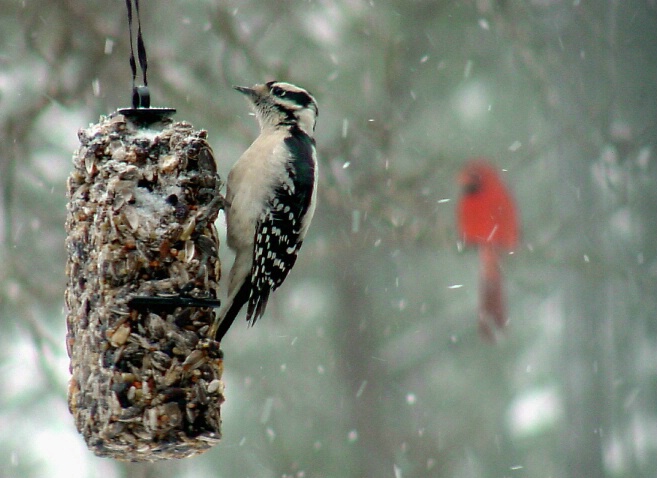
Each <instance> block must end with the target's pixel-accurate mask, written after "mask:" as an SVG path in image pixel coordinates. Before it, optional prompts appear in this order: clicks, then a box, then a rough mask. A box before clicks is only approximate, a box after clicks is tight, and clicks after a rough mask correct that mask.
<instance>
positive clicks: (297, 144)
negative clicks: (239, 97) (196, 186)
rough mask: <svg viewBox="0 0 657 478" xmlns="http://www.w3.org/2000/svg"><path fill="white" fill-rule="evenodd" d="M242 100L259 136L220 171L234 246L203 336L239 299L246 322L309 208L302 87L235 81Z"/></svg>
mask: <svg viewBox="0 0 657 478" xmlns="http://www.w3.org/2000/svg"><path fill="white" fill-rule="evenodd" d="M235 89H236V90H237V91H239V92H240V93H243V94H244V95H246V97H247V98H248V99H249V101H250V103H251V105H252V107H253V110H254V112H255V116H256V118H257V120H258V123H259V125H260V135H259V136H258V137H257V138H256V140H255V141H254V142H253V144H251V146H250V147H249V148H248V149H247V150H246V151H245V152H244V154H242V156H241V157H240V159H239V160H238V161H237V162H236V163H235V165H234V166H233V168H232V169H231V171H230V173H229V175H228V182H227V186H226V189H227V190H226V205H225V210H226V224H227V229H228V232H227V234H228V246H229V247H230V248H231V249H232V250H233V251H235V263H234V264H233V267H232V269H231V270H230V274H229V285H228V299H227V300H226V302H225V304H224V306H223V308H222V309H221V311H220V312H219V315H218V318H217V320H216V321H215V323H214V324H213V325H212V327H211V329H210V331H209V335H210V337H214V338H215V340H218V341H221V339H222V338H223V336H224V334H225V333H226V332H227V331H228V329H229V328H230V326H231V325H232V323H233V321H234V320H235V317H236V316H237V314H238V312H239V311H240V309H241V308H242V306H244V304H247V309H246V319H247V321H249V323H250V324H251V325H253V324H254V323H255V322H256V320H258V319H259V318H260V317H261V316H262V314H263V313H264V312H265V307H266V306H267V300H268V299H269V294H270V293H271V292H272V291H274V290H276V288H277V287H278V286H280V285H281V284H282V283H283V281H284V280H285V278H286V277H287V275H288V273H289V272H290V269H291V268H292V266H293V265H294V263H295V261H296V259H297V254H298V252H299V249H300V248H301V244H302V243H303V239H304V237H305V236H306V233H307V232H308V226H310V221H311V219H312V217H313V214H314V212H315V201H316V197H317V155H316V151H315V140H314V139H313V133H314V131H315V119H316V117H317V113H318V109H317V102H316V101H315V99H314V98H313V97H312V95H310V94H309V93H308V92H307V91H306V90H304V89H302V88H299V87H298V86H294V85H292V84H290V83H284V82H280V81H270V82H269V83H266V84H264V85H261V84H258V85H255V86H253V87H249V88H247V87H243V86H236V87H235Z"/></svg>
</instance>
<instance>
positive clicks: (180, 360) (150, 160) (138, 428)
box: [66, 109, 224, 461]
mask: <svg viewBox="0 0 657 478" xmlns="http://www.w3.org/2000/svg"><path fill="white" fill-rule="evenodd" d="M128 111H132V112H134V111H135V110H128ZM137 112H141V113H143V114H142V115H135V116H131V115H129V114H126V115H124V114H120V113H118V112H117V113H114V114H112V115H110V116H109V117H101V120H100V122H99V123H98V124H95V125H91V126H90V127H89V128H87V129H84V130H81V131H80V132H79V138H80V143H81V146H80V148H79V149H78V151H77V152H76V153H75V155H74V157H73V164H74V170H73V172H72V173H71V175H70V177H69V179H68V192H67V196H68V200H69V202H68V214H67V220H66V231H67V234H68V237H67V240H66V247H67V251H68V262H67V265H66V272H67V276H68V284H67V290H66V305H67V308H68V315H67V330H68V334H67V349H68V354H69V356H70V358H71V366H70V368H71V373H72V378H71V381H70V385H69V397H68V398H69V408H70V410H71V413H72V414H73V416H74V418H75V423H76V426H77V428H78V431H79V432H80V433H81V434H82V435H83V436H84V439H85V441H86V442H87V445H88V446H89V448H90V449H92V450H93V451H94V452H95V453H96V454H97V455H99V456H106V457H112V458H116V459H119V460H130V461H155V460H158V459H166V458H183V457H188V456H191V455H194V454H198V453H201V452H203V451H205V450H207V449H209V448H210V447H211V446H212V445H214V444H215V443H217V442H218V441H219V439H220V437H221V416H220V406H221V403H222V402H223V400H224V397H223V382H222V381H221V376H222V353H221V351H220V349H219V344H218V343H217V342H215V341H214V340H210V339H208V338H207V336H206V335H207V330H208V328H209V326H210V325H211V324H212V322H213V320H214V310H213V308H212V307H213V306H214V305H217V302H218V301H216V296H217V289H218V282H219V277H220V274H221V270H220V264H219V259H218V256H217V250H218V244H219V243H218V238H217V233H216V230H215V228H214V224H213V223H214V221H215V219H216V217H217V214H218V211H219V209H220V207H221V198H220V196H219V194H218V190H219V187H220V180H219V178H218V177H217V172H216V165H215V161H214V157H213V154H212V150H211V148H210V146H209V145H208V143H207V141H206V132H205V131H195V130H194V129H193V128H192V126H191V125H189V124H188V123H184V122H175V123H174V122H173V121H172V120H171V119H168V118H166V117H165V116H162V117H160V118H158V117H157V115H156V116H155V117H149V116H148V115H149V114H150V113H149V110H148V109H145V110H141V111H140V110H137Z"/></svg>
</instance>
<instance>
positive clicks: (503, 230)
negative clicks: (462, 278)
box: [456, 159, 519, 340]
mask: <svg viewBox="0 0 657 478" xmlns="http://www.w3.org/2000/svg"><path fill="white" fill-rule="evenodd" d="M458 181H459V185H460V186H461V197H460V199H459V202H458V204H457V206H456V217H457V221H458V230H459V235H460V238H461V240H462V241H463V244H464V245H466V246H477V247H479V260H480V271H479V275H480V276H479V280H480V285H479V287H480V290H479V331H480V333H481V334H482V336H483V337H485V338H486V339H489V340H494V338H495V335H494V328H493V326H497V327H498V328H499V329H502V328H504V326H505V325H506V322H507V316H506V304H505V299H504V292H503V290H502V275H501V273H500V256H501V254H503V253H508V252H511V251H513V250H514V249H515V248H516V247H517V246H518V236H519V233H518V214H517V210H516V205H515V202H514V200H513V198H512V197H511V193H510V192H509V190H508V189H507V187H506V185H505V184H504V183H503V182H502V179H501V178H500V176H499V174H498V173H497V170H496V169H495V168H494V167H493V166H492V165H491V164H490V163H489V162H488V161H486V160H485V159H473V160H470V161H468V162H467V163H466V164H465V166H464V167H463V169H462V170H461V172H460V173H459V176H458Z"/></svg>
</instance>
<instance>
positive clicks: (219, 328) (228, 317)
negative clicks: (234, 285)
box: [210, 282, 251, 342]
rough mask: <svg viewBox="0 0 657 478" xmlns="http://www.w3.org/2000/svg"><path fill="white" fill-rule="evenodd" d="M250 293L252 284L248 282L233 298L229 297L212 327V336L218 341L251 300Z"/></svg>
mask: <svg viewBox="0 0 657 478" xmlns="http://www.w3.org/2000/svg"><path fill="white" fill-rule="evenodd" d="M250 294H251V284H250V283H248V282H246V283H244V284H243V285H242V287H241V288H240V289H239V290H238V291H237V293H236V294H235V295H234V296H233V297H232V298H230V297H229V298H228V301H227V304H226V305H225V306H224V308H222V309H221V311H220V312H219V317H218V318H217V320H216V321H215V323H214V324H213V325H212V328H211V329H210V337H213V338H214V340H216V341H217V342H221V339H223V338H224V335H226V332H228V329H230V326H231V325H233V322H234V321H235V317H237V314H238V313H239V311H240V310H241V309H242V307H243V306H244V304H246V301H247V300H249V295H250Z"/></svg>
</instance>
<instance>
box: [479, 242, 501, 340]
mask: <svg viewBox="0 0 657 478" xmlns="http://www.w3.org/2000/svg"><path fill="white" fill-rule="evenodd" d="M479 255H480V258H479V259H480V271H479V281H480V284H479V331H480V333H481V334H482V335H483V336H484V337H485V338H487V339H489V340H494V338H495V332H494V328H493V326H495V327H497V328H498V329H503V328H504V327H505V326H506V323H507V315H506V301H505V298H504V290H503V288H502V273H501V271H500V256H499V251H498V250H497V249H496V248H495V247H493V246H489V245H483V246H481V247H480V250H479Z"/></svg>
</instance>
